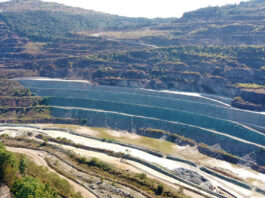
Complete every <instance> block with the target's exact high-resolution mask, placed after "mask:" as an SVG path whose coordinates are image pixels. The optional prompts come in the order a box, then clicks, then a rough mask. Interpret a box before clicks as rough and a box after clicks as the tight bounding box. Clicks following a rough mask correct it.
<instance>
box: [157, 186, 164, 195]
mask: <svg viewBox="0 0 265 198" xmlns="http://www.w3.org/2000/svg"><path fill="white" fill-rule="evenodd" d="M163 191H164V186H163V185H162V184H158V186H157V189H156V195H162V193H163Z"/></svg>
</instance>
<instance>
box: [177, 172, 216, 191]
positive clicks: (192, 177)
mask: <svg viewBox="0 0 265 198" xmlns="http://www.w3.org/2000/svg"><path fill="white" fill-rule="evenodd" d="M174 174H175V175H177V176H179V177H182V178H184V179H186V180H188V181H191V182H193V183H195V184H198V185H200V186H202V187H204V188H207V189H208V190H213V189H214V187H213V185H212V184H211V183H210V182H209V181H208V180H207V179H206V178H204V177H203V176H201V175H199V174H198V173H196V172H194V171H192V170H188V169H185V168H178V169H175V170H174Z"/></svg>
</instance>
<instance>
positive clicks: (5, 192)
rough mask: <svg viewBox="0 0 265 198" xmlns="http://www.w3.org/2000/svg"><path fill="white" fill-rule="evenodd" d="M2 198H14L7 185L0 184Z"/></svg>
mask: <svg viewBox="0 0 265 198" xmlns="http://www.w3.org/2000/svg"><path fill="white" fill-rule="evenodd" d="M0 197H1V198H12V196H11V193H10V189H9V188H8V187H7V186H6V185H2V184H0Z"/></svg>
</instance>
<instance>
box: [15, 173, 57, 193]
mask: <svg viewBox="0 0 265 198" xmlns="http://www.w3.org/2000/svg"><path fill="white" fill-rule="evenodd" d="M12 192H13V194H14V197H15V198H44V197H45V198H57V197H58V196H57V193H56V192H55V191H53V190H52V189H51V188H50V187H49V185H44V184H43V183H41V182H40V181H39V180H37V179H35V178H33V177H31V176H27V177H23V178H20V179H17V180H16V181H15V183H14V185H13V188H12Z"/></svg>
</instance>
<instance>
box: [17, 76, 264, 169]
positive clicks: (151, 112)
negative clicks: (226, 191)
mask: <svg viewBox="0 0 265 198" xmlns="http://www.w3.org/2000/svg"><path fill="white" fill-rule="evenodd" d="M20 82H21V83H22V84H23V85H24V86H26V87H29V88H31V90H32V91H33V92H35V93H37V94H38V95H40V96H50V97H52V102H51V104H50V105H51V106H52V107H51V110H52V115H53V116H55V117H65V118H78V119H80V120H84V121H85V123H86V124H87V125H89V126H97V127H110V128H113V129H119V130H127V131H132V132H137V131H139V129H140V128H154V129H162V130H166V131H169V132H171V133H173V134H178V135H181V136H184V137H187V138H191V139H193V140H195V141H196V142H198V143H200V142H201V143H204V144H207V145H210V146H216V145H219V147H220V148H221V149H222V150H224V151H226V152H229V153H231V154H233V155H236V156H239V157H245V156H246V155H251V157H250V159H251V161H255V162H256V163H258V164H259V165H262V166H264V165H265V161H263V159H265V158H264V156H263V155H265V153H264V152H261V151H262V150H263V149H264V148H265V144H264V142H265V134H264V131H262V130H260V131H257V130H255V129H253V128H251V127H250V126H251V125H257V126H258V127H260V128H262V127H264V123H265V122H264V119H265V115H264V114H262V113H254V112H248V111H242V110H237V109H235V108H232V107H230V106H229V105H228V104H226V103H225V102H222V100H220V101H219V100H216V99H212V98H210V97H207V96H200V95H196V94H185V93H167V92H158V91H150V90H143V89H128V88H119V89H117V88H115V87H108V86H94V85H91V84H87V83H80V82H67V81H50V82H47V81H42V80H20ZM77 88H78V89H77ZM196 100H198V101H196ZM227 100H228V99H226V101H227ZM211 109H212V111H211ZM227 115H230V116H231V117H232V118H233V121H232V120H230V119H229V118H230V117H229V116H228V117H227ZM242 122H244V124H242ZM247 125H249V126H247ZM254 153H255V155H253V154H254Z"/></svg>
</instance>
